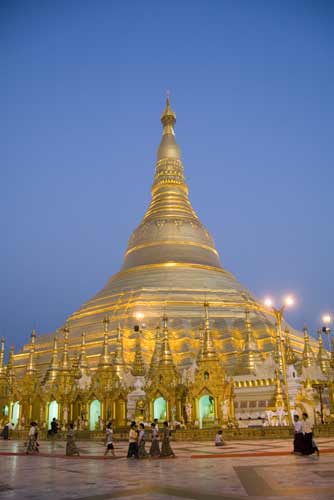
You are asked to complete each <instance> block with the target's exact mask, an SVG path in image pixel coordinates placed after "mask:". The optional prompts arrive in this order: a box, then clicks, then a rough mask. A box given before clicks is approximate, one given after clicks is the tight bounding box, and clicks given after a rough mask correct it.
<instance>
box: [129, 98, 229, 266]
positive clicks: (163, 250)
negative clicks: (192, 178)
mask: <svg viewBox="0 0 334 500" xmlns="http://www.w3.org/2000/svg"><path fill="white" fill-rule="evenodd" d="M161 122H162V126H163V131H162V138H161V142H160V145H159V148H158V152H157V163H156V169H155V176H154V182H153V186H152V199H151V203H150V206H149V208H148V210H147V211H146V214H145V216H144V219H143V220H142V222H141V223H140V224H139V226H138V227H137V228H136V229H135V231H134V232H133V233H132V236H131V237H130V240H129V245H128V249H127V251H126V253H125V258H124V264H123V268H122V270H127V269H129V268H133V267H137V266H141V265H147V264H164V263H167V262H168V263H171V262H178V263H181V262H183V263H187V264H190V263H191V264H197V265H206V266H211V267H218V268H221V264H220V260H219V255H218V252H217V250H216V248H215V245H214V242H213V239H212V238H211V236H210V234H209V232H208V230H207V229H206V228H205V227H204V226H203V224H202V223H201V222H200V220H199V218H198V216H197V215H196V213H195V211H194V210H193V208H192V206H191V203H190V200H189V197H188V186H187V184H186V180H185V177H184V171H183V165H182V161H181V151H180V148H179V146H178V145H177V142H176V139H175V133H174V126H175V123H176V114H175V112H174V111H173V110H172V108H171V103H170V99H169V97H167V100H166V106H165V109H164V111H163V113H162V116H161Z"/></svg>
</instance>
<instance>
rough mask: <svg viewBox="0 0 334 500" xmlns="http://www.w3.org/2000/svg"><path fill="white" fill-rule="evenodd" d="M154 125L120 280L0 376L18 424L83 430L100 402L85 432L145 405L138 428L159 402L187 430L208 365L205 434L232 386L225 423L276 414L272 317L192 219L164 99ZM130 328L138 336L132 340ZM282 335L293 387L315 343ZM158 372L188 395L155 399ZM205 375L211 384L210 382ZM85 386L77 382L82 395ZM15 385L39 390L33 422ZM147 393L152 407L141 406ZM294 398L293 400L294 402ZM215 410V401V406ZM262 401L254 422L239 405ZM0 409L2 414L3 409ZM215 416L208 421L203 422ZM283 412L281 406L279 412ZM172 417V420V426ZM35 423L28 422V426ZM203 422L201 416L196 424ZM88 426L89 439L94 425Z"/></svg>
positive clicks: (35, 341)
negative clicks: (64, 424) (49, 423)
mask: <svg viewBox="0 0 334 500" xmlns="http://www.w3.org/2000/svg"><path fill="white" fill-rule="evenodd" d="M161 122H162V126H163V132H162V139H161V142H160V145H159V148H158V152H157V161H156V168H155V176H154V181H153V185H152V198H151V201H150V204H149V207H148V209H147V211H146V213H145V215H144V217H143V219H142V221H141V223H140V224H139V226H138V227H137V228H136V229H135V230H134V232H133V233H132V235H131V237H130V239H129V243H128V248H127V249H126V252H125V255H124V262H123V265H122V267H121V269H120V271H119V272H118V273H117V274H115V275H114V276H112V277H111V278H110V279H109V280H108V281H107V283H106V285H105V286H104V288H103V289H102V290H101V291H100V292H98V293H97V294H96V295H95V296H94V297H93V298H91V299H90V300H88V301H87V302H86V303H84V304H83V305H82V306H81V307H80V308H79V309H78V310H77V311H76V312H74V313H73V314H72V315H71V316H70V317H68V318H67V319H66V321H65V328H64V327H62V328H60V329H59V330H58V331H57V332H54V333H53V334H47V335H38V336H36V334H35V333H33V334H32V338H31V342H30V343H29V344H27V345H25V347H24V348H23V350H22V351H21V352H20V353H17V354H14V353H13V352H12V353H11V356H10V361H9V364H8V366H9V368H8V366H7V368H6V370H7V371H6V370H5V368H4V367H2V368H0V370H2V371H1V372H0V380H1V373H2V377H3V379H4V374H5V371H6V373H7V377H9V376H11V377H12V380H14V379H15V381H16V384H17V389H13V388H12V389H11V391H12V397H11V401H9V400H8V398H7V400H8V401H7V400H6V401H7V403H6V404H9V405H10V404H11V405H13V404H15V401H16V402H19V401H21V403H20V404H21V406H20V407H21V410H20V415H24V417H25V418H24V419H23V420H24V421H27V420H28V419H29V418H32V415H33V413H34V411H35V412H37V409H36V408H37V407H38V408H39V409H38V415H39V416H40V419H43V418H44V419H45V420H50V412H51V410H48V405H50V403H51V400H52V402H55V401H58V402H57V412H56V413H52V414H56V415H57V417H58V418H59V419H60V420H61V421H62V420H64V421H66V420H67V421H68V419H69V418H70V417H71V418H73V419H78V418H80V415H81V418H82V419H83V420H84V419H86V420H87V421H89V420H90V419H92V416H91V411H90V409H89V408H90V406H89V405H90V402H91V401H98V402H99V404H100V406H98V407H97V409H96V411H95V417H94V418H95V420H94V425H97V424H96V418H97V413H99V415H98V417H99V421H100V420H102V419H104V421H105V420H106V419H107V418H111V417H114V418H116V416H117V418H116V420H117V422H118V423H120V424H122V423H123V424H124V423H125V422H126V419H127V418H134V416H135V414H136V412H137V414H138V411H139V410H140V405H141V406H142V409H143V408H145V405H146V410H147V411H146V410H145V411H146V413H145V417H146V418H152V417H153V416H154V415H153V413H154V412H155V410H154V401H155V400H154V397H155V398H156V399H158V398H162V399H166V401H167V403H166V405H165V410H164V411H165V413H164V415H165V417H166V418H174V417H175V414H176V416H177V418H178V420H182V418H183V417H184V419H185V420H187V416H186V415H185V408H186V405H187V404H188V420H189V411H190V410H189V408H191V409H192V410H191V411H192V416H191V419H192V420H194V418H195V417H194V415H197V420H198V418H199V413H200V410H198V408H197V409H196V408H195V406H196V403H195V399H196V398H197V399H198V398H199V397H200V393H199V394H197V396H195V395H194V394H195V392H194V388H193V386H194V384H195V382H196V380H197V379H196V377H197V375H196V373H199V372H198V370H199V368H198V367H199V365H200V364H201V363H200V361H199V360H202V361H201V362H202V363H206V365H205V366H213V364H212V363H216V364H215V369H214V373H215V376H216V377H219V381H218V379H217V380H216V381H215V384H216V386H215V389H214V390H215V391H216V393H217V394H218V392H219V391H221V399H220V400H218V399H219V398H218V395H217V394H211V392H213V389H209V388H208V386H209V383H206V384H205V388H204V389H203V388H198V389H199V390H202V389H203V390H204V392H203V394H204V393H205V394H208V395H209V397H210V398H211V399H210V403H211V410H210V411H211V412H212V411H213V412H214V415H213V417H212V421H214V422H218V421H219V422H221V421H222V419H223V405H224V401H225V400H226V397H225V396H226V395H225V396H224V395H223V393H224V391H225V389H226V388H227V386H228V385H229V387H230V389H229V391H230V392H229V394H230V393H231V384H232V383H233V390H234V396H233V397H234V398H235V407H236V409H235V410H234V409H233V411H232V410H231V409H230V410H225V414H227V413H228V411H229V412H230V415H229V418H231V415H232V414H233V418H234V412H236V413H237V414H238V416H239V418H240V415H242V414H243V413H245V415H246V414H247V415H251V416H253V414H254V415H256V414H260V413H261V412H262V413H263V411H264V408H266V407H271V406H273V405H275V397H276V400H277V398H279V397H280V395H279V393H280V389H279V385H280V381H279V380H278V378H277V373H276V372H275V369H276V368H277V367H278V368H280V356H281V355H282V353H281V351H280V350H281V349H283V347H282V346H279V345H278V343H277V328H276V325H275V317H274V315H273V313H272V312H271V311H270V310H269V309H268V308H266V307H265V306H264V305H263V304H262V303H261V302H260V301H259V300H257V299H256V298H255V297H254V296H253V295H252V294H251V293H250V292H249V291H248V290H247V289H246V288H245V287H244V286H243V285H242V284H240V283H239V282H238V281H237V279H236V278H235V277H234V276H233V275H232V274H231V273H230V272H228V271H227V270H226V269H225V268H224V267H223V266H222V264H221V260H220V256H219V253H218V250H217V249H216V247H215V244H214V240H213V238H212V236H211V235H210V233H209V231H208V229H207V228H206V227H205V226H204V225H203V224H202V223H201V221H200V219H199V217H198V215H197V214H196V212H195V211H194V209H193V208H192V205H191V203H190V200H189V196H188V187H187V183H186V180H185V176H184V169H183V164H182V159H181V151H180V148H179V146H178V144H177V142H176V139H175V133H174V126H175V123H176V115H175V113H174V111H173V110H172V108H171V105H170V101H169V99H168V98H167V102H166V107H165V109H164V111H163V114H162V116H161ZM204 303H205V304H206V306H205V307H204ZM135 324H138V328H137V329H136V330H138V331H134V325H135ZM283 327H284V329H285V328H286V329H288V339H287V342H286V343H285V346H284V349H285V353H286V359H287V362H288V365H289V366H292V365H293V366H296V368H293V369H294V370H296V373H295V375H294V379H295V378H296V375H297V376H299V377H301V376H302V369H303V366H304V367H306V365H307V363H308V361H307V360H311V361H310V363H309V365H310V366H311V365H312V363H313V360H315V354H314V353H315V351H314V349H315V348H316V346H317V343H316V342H315V341H314V340H310V339H309V338H308V334H307V331H306V333H305V332H304V335H303V333H302V332H299V331H297V330H295V329H293V328H291V327H289V326H288V325H287V324H286V323H285V322H284V323H283ZM159 328H161V330H160V333H159ZM210 346H211V347H210ZM157 351H159V353H160V354H157ZM203 352H204V355H203ZM322 352H323V357H324V359H325V358H326V360H327V361H325V362H324V363H325V365H326V363H327V365H328V366H329V354H328V352H327V351H326V350H325V349H323V351H322ZM159 356H160V357H159ZM203 356H204V357H203ZM321 356H322V355H321ZM153 358H154V359H153ZM161 360H162V361H161ZM203 360H204V361H203ZM2 363H3V361H2ZM210 363H211V364H212V365H210ZM217 363H218V364H217ZM0 364H1V363H0ZM159 364H162V365H166V366H167V365H168V366H169V369H170V372H169V375H168V377H170V379H169V383H170V384H171V385H173V384H174V386H175V387H176V386H177V387H179V389H178V390H179V391H181V392H180V394H181V393H182V390H181V389H180V387H182V385H184V386H187V384H188V385H189V384H190V385H192V389H191V391H190V392H189V390H188V392H187V391H185V392H184V393H182V394H183V396H179V399H177V397H176V396H175V397H174V396H173V398H174V399H173V398H172V396H170V398H172V399H168V398H167V397H165V394H164V389H163V387H161V388H159V380H160V381H161V380H162V379H161V376H160V379H157V378H156V379H154V377H153V375H152V373H153V372H154V370H156V369H157V366H159ZM218 365H219V366H218ZM325 365H324V366H325ZM327 365H326V366H327ZM203 366H204V365H203ZM298 366H300V368H299V369H298ZM314 369H316V368H314ZM152 370H153V371H152ZM9 372H10V374H11V375H8V373H9ZM297 372H298V373H297ZM99 373H100V374H101V375H99V376H98V374H99ZM203 373H204V375H203V376H204V377H205V376H207V377H209V371H205V372H203ZM275 373H276V374H275ZM319 373H320V372H319ZM321 373H323V371H322V372H321ZM205 374H208V375H205ZM28 376H30V379H27V377H28ZM210 376H211V375H210ZM291 376H292V375H291ZM317 376H318V375H317ZM319 376H320V377H321V374H320V375H319ZM64 377H65V378H64ZM66 377H67V378H66ZM83 377H86V379H85V384H84V383H83V382H82V379H83ZM94 377H95V379H96V380H98V383H97V382H96V380H95V379H94ZM150 377H151V379H150V381H149V382H148V378H150ZM152 377H153V379H154V380H153V379H152ZM168 377H167V378H168ZM314 377H315V376H314ZM314 377H313V378H314ZM304 378H305V377H304ZM318 378H319V377H318ZM88 379H89V380H88ZM137 379H138V380H139V382H138V380H137ZM306 379H307V377H306ZM306 379H305V380H306ZM20 380H22V384H21V385H22V387H25V384H27V387H30V386H29V383H30V382H29V380H30V381H31V380H34V383H35V387H37V386H38V387H41V391H40V398H41V401H40V403H39V406H38V405H37V403H36V405H35V410H33V403H31V401H30V403H29V405H30V406H29V408H30V409H29V411H28V410H27V409H26V408H27V404H28V403H26V402H25V403H24V402H23V400H24V398H26V397H27V391H28V392H29V389H26V390H25V395H24V394H20V390H21V391H22V390H23V389H20V388H19V387H18V386H19V385H20V384H19V381H20ZM69 380H70V389H69V390H68V391H67V392H66V391H65V393H66V394H67V395H68V393H69V392H70V393H71V394H72V396H71V397H72V399H73V398H74V399H75V397H77V398H78V397H79V403H78V406H75V405H74V402H73V401H74V399H73V401H70V398H69V397H68V396H66V397H65V396H64V394H63V392H62V391H63V389H64V385H66V383H68V381H69ZM80 380H81V385H80ZM94 380H95V382H94ZM136 380H137V382H138V383H137V382H136ZM152 380H153V381H152ZM206 380H207V379H206ZM218 382H219V383H218ZM164 383H165V380H164ZM210 383H212V380H211V381H210ZM36 384H37V385H36ZM94 384H95V385H94ZM99 384H100V385H99ZM103 384H105V385H103ZM108 384H109V385H108ZM217 384H218V386H219V387H220V385H221V387H220V388H219V387H218V386H217ZM219 384H220V385H219ZM162 385H163V384H162ZM102 386H103V387H104V389H102ZM153 386H154V388H155V395H154V394H153V393H152V394H151V395H150V397H148V396H147V394H148V393H150V390H151V389H152V387H153ZM203 387H204V386H203ZM150 388H151V389H150ZM116 389H117V390H116ZM15 390H16V393H15ZM297 390H298V388H295V392H296V391H297ZM75 391H77V392H76V393H75ZM103 391H105V392H108V391H109V392H110V394H111V391H114V393H113V396H110V397H109V396H108V397H109V401H111V400H112V401H114V403H113V404H114V406H113V405H110V403H108V402H107V399H108V398H106V397H104V396H103ZM115 391H116V392H115ZM136 391H137V393H136ZM205 391H206V392H205ZM217 391H218V392H217ZM13 392H14V393H15V395H13ZM74 393H75V395H74ZM98 393H99V394H100V395H99V399H98V396H97V394H98ZM116 393H117V395H116ZM190 394H191V395H190ZM187 395H188V396H189V397H188V396H187ZM275 395H276V396H275ZM31 397H32V395H31V394H30V399H31ZM182 397H183V399H182ZM219 397H220V396H219ZM92 398H94V399H92ZM117 398H118V399H121V400H122V408H121V410H119V409H118V410H117V408H116V406H117V404H118V403H116V402H115V401H116V400H117ZM145 398H146V399H147V401H146V399H145ZM194 398H195V399H194ZM212 398H218V399H215V400H214V403H213V402H212V401H213V399H212ZM148 399H149V401H148ZM259 399H261V401H262V404H261V405H257V406H256V405H255V406H254V404H253V410H254V411H253V413H252V411H250V408H251V407H250V405H249V404H248V403H249V401H248V400H254V401H257V400H259ZM176 400H177V401H178V402H177V403H176ZM283 400H284V397H283ZM2 401H3V403H5V402H6V401H5V398H2ZM103 401H104V402H103ZM117 401H118V400H117ZM242 401H246V402H247V405H246V404H243V403H242ZM140 402H141V403H140ZM276 402H277V401H276ZM213 404H214V405H215V410H212V405H213ZM229 404H230V403H229ZM282 404H283V406H284V402H283V403H282ZM41 405H42V407H43V410H42V409H41ZM71 405H72V406H71ZM73 405H74V406H73ZM108 405H109V406H108ZM115 405H116V406H115ZM150 405H151V406H150ZM152 405H153V406H152ZM173 405H174V406H173ZM218 407H220V409H219V410H218ZM243 407H244V408H243ZM260 407H261V408H260ZM75 408H76V409H75ZM82 408H85V409H84V410H83V409H82ZM115 408H116V409H115ZM129 408H130V410H131V411H132V413H131V411H130V410H129ZM172 408H175V409H174V410H173V411H174V416H173V414H172V413H173V412H172ZM65 409H66V411H65ZM54 411H55V410H53V412H54ZM143 411H144V410H143ZM203 411H204V410H203ZM205 411H209V410H205ZM27 412H28V414H27ZM121 413H122V417H120V414H121ZM202 413H203V412H202ZM65 414H66V418H65ZM142 415H143V413H142ZM89 416H90V417H89ZM211 416H212V415H211ZM225 416H226V415H225ZM34 418H36V419H37V415H35V417H34ZM207 420H208V421H209V419H207ZM203 422H204V417H203V414H202V420H201V422H200V424H201V425H202V424H203ZM83 425H84V424H83ZM89 425H90V428H91V429H94V426H93V424H92V423H91V422H90V424H89Z"/></svg>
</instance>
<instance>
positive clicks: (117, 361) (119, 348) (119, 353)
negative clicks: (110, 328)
mask: <svg viewBox="0 0 334 500" xmlns="http://www.w3.org/2000/svg"><path fill="white" fill-rule="evenodd" d="M114 365H116V367H118V369H117V371H119V367H121V366H124V365H125V361H124V352H123V332H122V328H121V325H120V324H119V323H118V326H117V342H116V350H115V358H114ZM118 375H120V373H118Z"/></svg>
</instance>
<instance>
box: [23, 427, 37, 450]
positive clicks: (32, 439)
mask: <svg viewBox="0 0 334 500" xmlns="http://www.w3.org/2000/svg"><path fill="white" fill-rule="evenodd" d="M37 436H38V427H37V423H36V422H31V424H30V429H29V434H28V442H27V447H26V454H27V455H30V454H31V453H38V452H39V449H38V443H37Z"/></svg>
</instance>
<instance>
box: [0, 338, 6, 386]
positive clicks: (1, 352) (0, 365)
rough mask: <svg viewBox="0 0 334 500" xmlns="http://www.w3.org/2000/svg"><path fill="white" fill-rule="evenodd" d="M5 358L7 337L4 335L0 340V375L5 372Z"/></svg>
mask: <svg viewBox="0 0 334 500" xmlns="http://www.w3.org/2000/svg"><path fill="white" fill-rule="evenodd" d="M4 359H5V339H4V338H3V337H2V338H1V342H0V377H1V376H2V375H4V373H5V368H4Z"/></svg>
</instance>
